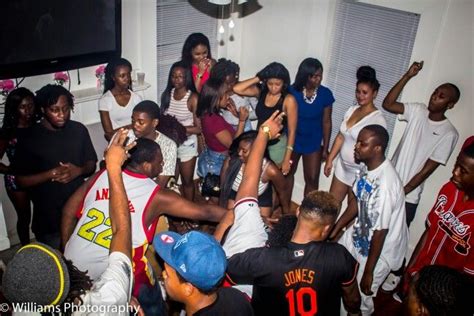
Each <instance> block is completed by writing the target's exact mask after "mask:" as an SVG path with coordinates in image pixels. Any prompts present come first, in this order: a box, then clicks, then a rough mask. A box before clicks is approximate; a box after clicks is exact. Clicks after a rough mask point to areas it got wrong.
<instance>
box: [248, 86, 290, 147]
mask: <svg viewBox="0 0 474 316" xmlns="http://www.w3.org/2000/svg"><path fill="white" fill-rule="evenodd" d="M267 94H268V93H262V94H261V95H260V98H259V99H258V103H257V106H256V107H255V114H256V115H257V119H258V121H257V122H258V124H257V129H259V128H260V126H261V125H262V124H263V123H265V122H266V121H267V120H268V119H269V118H270V116H272V114H273V113H274V112H275V111H277V110H278V111H280V112H282V111H283V102H284V101H285V96H286V94H283V93H282V94H281V96H280V99H278V101H277V103H276V104H275V105H274V106H267V105H266V104H265V98H266V97H267ZM282 123H283V129H284V130H286V128H287V120H286V116H285V117H284V118H283V122H282ZM276 143H278V139H273V140H270V141H269V142H268V144H269V145H274V144H276Z"/></svg>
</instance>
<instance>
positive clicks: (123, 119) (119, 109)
mask: <svg viewBox="0 0 474 316" xmlns="http://www.w3.org/2000/svg"><path fill="white" fill-rule="evenodd" d="M129 91H130V93H131V96H130V100H129V101H128V104H127V105H126V106H120V105H119V104H118V103H117V101H116V100H115V97H114V96H113V94H112V92H111V91H110V90H109V91H107V92H106V93H104V95H102V97H101V98H100V99H99V111H106V112H109V116H110V121H111V122H112V128H113V129H117V128H119V127H122V126H125V125H129V124H130V123H131V122H132V113H133V108H134V107H135V105H137V104H138V103H140V102H141V101H142V98H141V97H140V96H139V95H138V94H136V93H135V92H133V91H131V90H129Z"/></svg>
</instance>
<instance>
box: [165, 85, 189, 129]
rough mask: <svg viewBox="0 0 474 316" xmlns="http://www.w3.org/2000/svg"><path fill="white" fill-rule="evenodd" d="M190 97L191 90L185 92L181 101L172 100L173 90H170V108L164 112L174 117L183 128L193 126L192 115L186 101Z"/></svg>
mask: <svg viewBox="0 0 474 316" xmlns="http://www.w3.org/2000/svg"><path fill="white" fill-rule="evenodd" d="M190 96H191V90H188V92H186V95H185V96H184V97H183V98H182V99H181V100H176V99H175V98H174V88H173V89H171V100H170V106H169V108H168V109H167V110H166V112H165V113H166V114H169V115H171V116H173V117H175V118H176V119H177V120H178V122H180V123H181V124H182V125H183V126H192V125H194V118H193V113H192V112H191V111H189V108H188V99H189V97H190Z"/></svg>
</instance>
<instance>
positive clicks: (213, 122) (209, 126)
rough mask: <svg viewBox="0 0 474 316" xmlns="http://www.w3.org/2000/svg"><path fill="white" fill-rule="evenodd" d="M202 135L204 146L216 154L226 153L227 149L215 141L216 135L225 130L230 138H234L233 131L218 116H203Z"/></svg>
mask: <svg viewBox="0 0 474 316" xmlns="http://www.w3.org/2000/svg"><path fill="white" fill-rule="evenodd" d="M201 125H202V134H203V135H204V139H205V140H206V145H207V147H209V149H210V150H213V151H217V152H227V150H228V148H227V147H225V146H224V145H222V143H221V142H220V141H219V140H218V139H217V137H216V134H217V133H219V132H221V131H223V130H227V131H228V132H229V133H230V135H231V136H232V138H233V137H234V133H235V131H234V129H233V128H232V126H231V125H230V124H229V123H227V122H226V120H224V118H223V117H222V116H220V115H219V114H204V116H203V117H202V118H201Z"/></svg>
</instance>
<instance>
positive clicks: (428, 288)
mask: <svg viewBox="0 0 474 316" xmlns="http://www.w3.org/2000/svg"><path fill="white" fill-rule="evenodd" d="M418 275H419V277H418V280H416V281H415V291H416V294H417V296H418V298H419V300H420V302H421V303H422V304H423V305H424V306H425V307H426V308H427V309H428V311H429V313H430V315H439V316H449V315H457V316H464V315H472V314H473V312H474V310H473V305H472V304H471V303H470V300H471V299H472V297H474V291H473V287H474V283H473V280H472V279H469V277H468V276H466V275H464V274H462V273H461V272H459V271H457V270H454V269H451V268H448V267H445V266H439V265H430V266H425V267H423V268H422V269H421V270H420V272H419V274H418Z"/></svg>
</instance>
